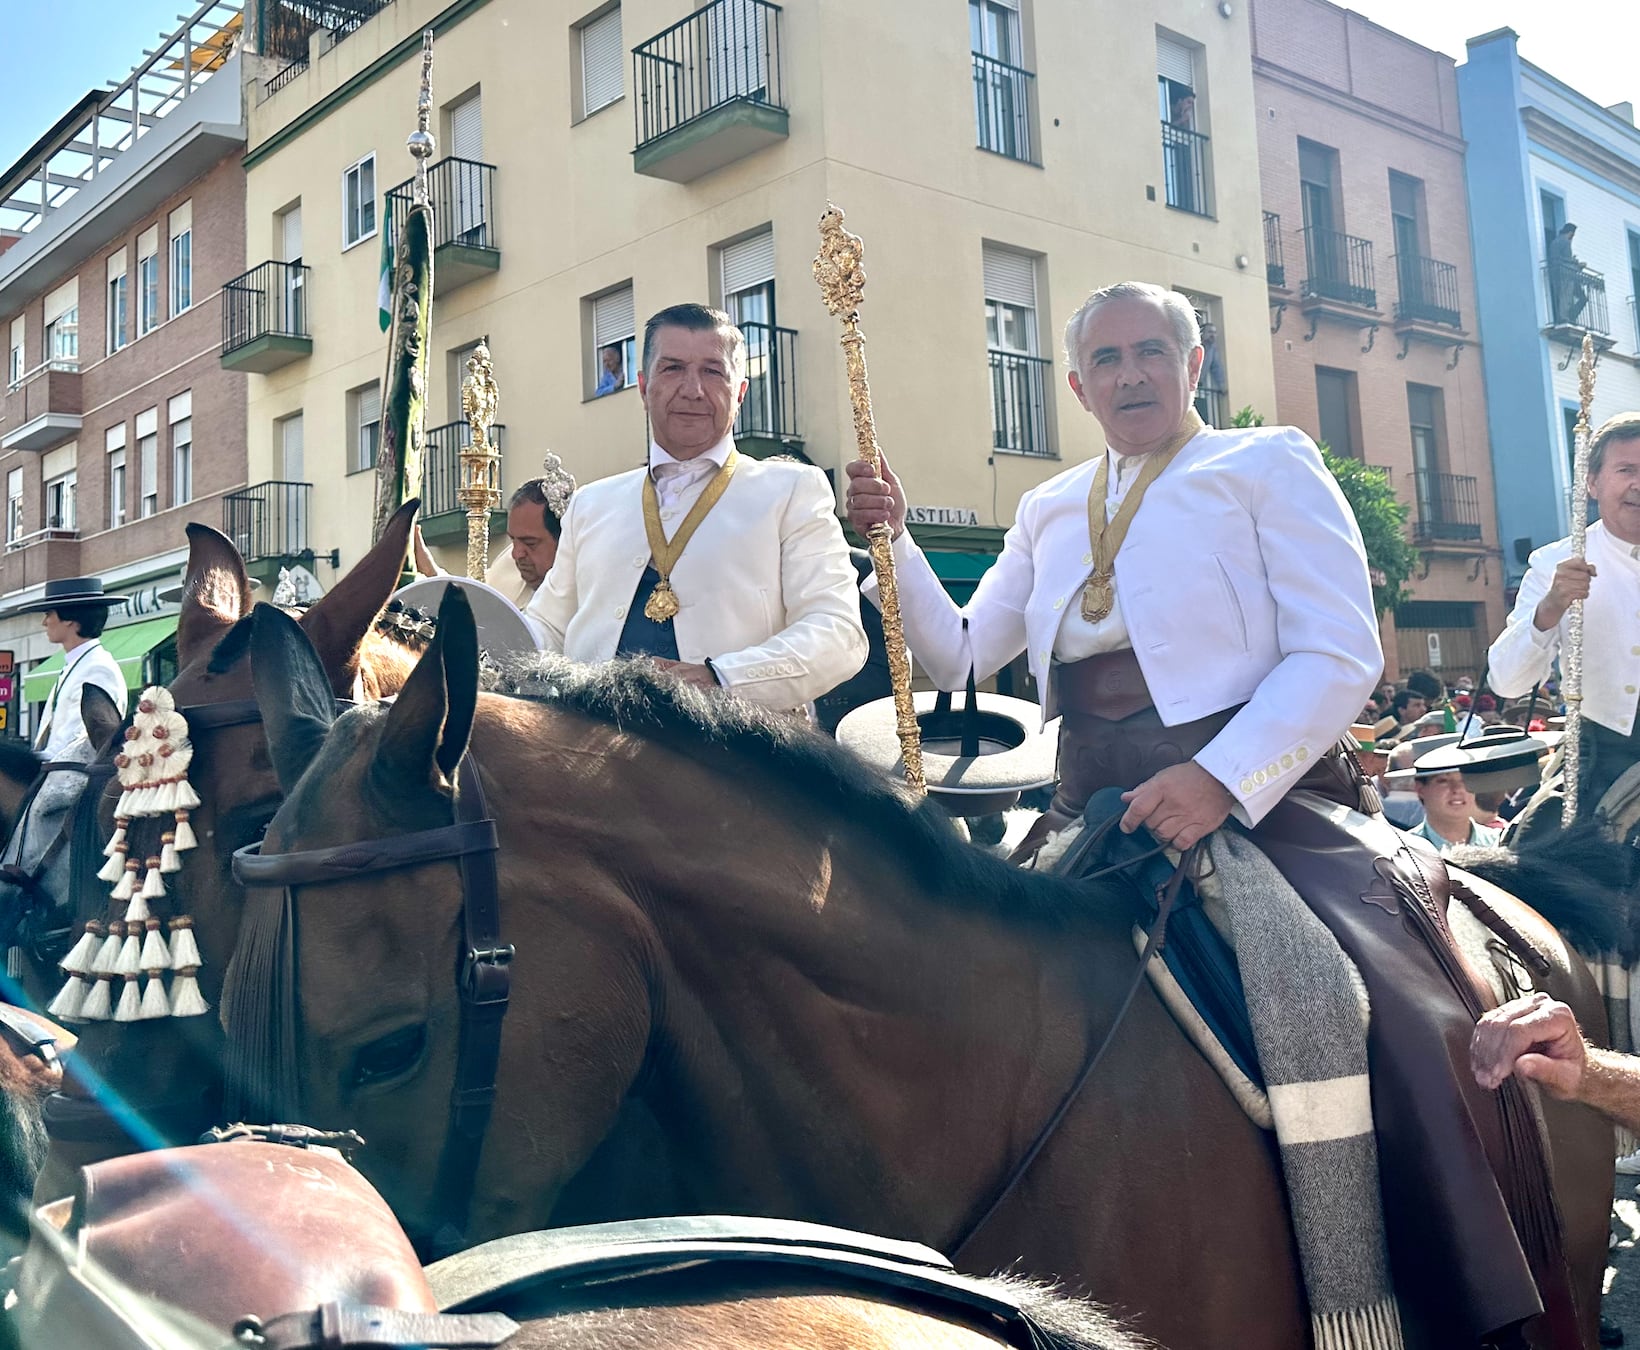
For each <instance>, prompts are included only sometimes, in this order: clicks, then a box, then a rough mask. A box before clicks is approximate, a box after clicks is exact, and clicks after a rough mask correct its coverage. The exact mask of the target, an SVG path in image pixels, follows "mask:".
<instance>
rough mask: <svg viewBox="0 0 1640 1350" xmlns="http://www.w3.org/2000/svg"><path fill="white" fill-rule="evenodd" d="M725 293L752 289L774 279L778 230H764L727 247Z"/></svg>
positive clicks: (732, 293)
mask: <svg viewBox="0 0 1640 1350" xmlns="http://www.w3.org/2000/svg"><path fill="white" fill-rule="evenodd" d="M722 258H723V295H724V298H725V299H727V298H728V297H729V296H731V295H734V294H736V293H737V292H739V291H749V290H751V289H752V288H753V287H754V286H762V285H764V284H765V283H767V282H770V281H773V280H774V231H773V230H764V231H763V232H762V233H761V234H754V235H753V236H752V237H751V238H750V239H742V240H741V241H740V242H739V243H738V244H730V245H728V247H726V248H725V249H724V250H723V253H722Z"/></svg>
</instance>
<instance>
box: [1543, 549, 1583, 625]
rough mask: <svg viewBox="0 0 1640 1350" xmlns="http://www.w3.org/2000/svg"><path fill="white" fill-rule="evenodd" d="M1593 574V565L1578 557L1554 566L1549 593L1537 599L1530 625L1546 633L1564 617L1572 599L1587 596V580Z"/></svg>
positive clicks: (1581, 598) (1580, 598)
mask: <svg viewBox="0 0 1640 1350" xmlns="http://www.w3.org/2000/svg"><path fill="white" fill-rule="evenodd" d="M1594 575H1595V570H1594V565H1593V564H1592V563H1587V562H1584V561H1583V560H1582V559H1579V558H1567V559H1566V560H1565V561H1564V562H1562V563H1561V564H1560V565H1559V566H1558V567H1556V568H1555V576H1554V580H1553V581H1551V582H1550V583H1549V594H1547V595H1546V596H1544V597H1543V599H1541V600H1539V601H1538V607H1537V612H1536V613H1535V614H1534V615H1533V616H1532V625H1533V626H1534V627H1535V628H1536V629H1537V630H1538V632H1540V633H1547V632H1548V631H1549V630H1550V629H1551V628H1553V627H1554V626H1555V625H1556V624H1557V623H1559V622H1560V621H1561V619H1562V618H1564V617H1565V615H1566V611H1567V610H1568V609H1570V608H1571V607H1572V601H1574V600H1587V599H1588V598H1589V582H1590V581H1591V580H1592V579H1593V577H1594Z"/></svg>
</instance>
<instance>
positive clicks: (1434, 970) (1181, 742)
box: [1021, 651, 1581, 1350]
mask: <svg viewBox="0 0 1640 1350" xmlns="http://www.w3.org/2000/svg"><path fill="white" fill-rule="evenodd" d="M1056 678H1057V680H1058V684H1057V692H1058V696H1059V704H1060V708H1061V711H1062V715H1063V722H1062V724H1061V731H1060V742H1059V755H1060V774H1061V778H1060V785H1059V789H1058V791H1057V792H1056V794H1055V797H1054V802H1053V807H1052V809H1051V810H1050V813H1049V815H1050V816H1051V817H1053V818H1054V821H1053V823H1052V824H1051V825H1048V826H1047V828H1058V826H1059V824H1061V823H1063V822H1065V821H1069V820H1073V819H1076V818H1078V817H1080V815H1081V814H1082V810H1083V808H1084V806H1085V805H1086V803H1087V800H1088V798H1089V797H1090V796H1091V795H1092V794H1093V793H1094V792H1096V791H1098V790H1100V789H1102V788H1106V787H1113V786H1114V787H1122V788H1130V787H1133V786H1135V785H1136V784H1138V783H1140V782H1142V781H1144V780H1145V779H1146V778H1148V777H1150V776H1151V775H1152V774H1154V773H1156V772H1157V771H1159V770H1161V769H1164V768H1166V767H1168V766H1169V765H1171V764H1179V763H1183V762H1184V761H1185V760H1187V759H1189V758H1191V757H1192V756H1193V755H1194V754H1195V753H1196V752H1197V751H1199V750H1200V749H1201V748H1202V747H1203V746H1204V745H1206V744H1207V742H1208V741H1210V740H1211V739H1212V738H1213V737H1214V736H1215V735H1217V734H1218V732H1219V730H1220V729H1221V728H1222V727H1223V726H1224V725H1225V724H1226V723H1227V722H1229V720H1230V719H1231V718H1232V717H1233V716H1234V715H1235V713H1236V711H1237V709H1234V708H1231V709H1227V710H1225V711H1223V712H1220V713H1216V714H1214V715H1213V716H1211V717H1206V718H1203V719H1201V720H1200V721H1196V722H1190V723H1186V724H1184V725H1181V726H1175V727H1164V726H1163V725H1162V723H1161V719H1160V717H1159V716H1158V715H1157V713H1156V710H1155V708H1154V707H1152V706H1151V702H1150V697H1149V693H1148V691H1147V690H1146V689H1145V684H1144V677H1143V675H1142V674H1141V673H1140V670H1139V664H1138V660H1137V658H1135V657H1134V655H1133V653H1132V652H1131V651H1122V652H1112V653H1109V654H1107V655H1103V656H1096V657H1092V658H1090V659H1089V660H1086V661H1079V662H1075V663H1073V664H1067V665H1064V666H1060V667H1058V668H1057V670H1056ZM1364 781H1365V780H1364V778H1363V777H1362V775H1361V771H1360V769H1359V766H1357V765H1356V764H1355V762H1354V759H1353V757H1352V756H1350V755H1348V754H1347V753H1346V752H1345V751H1343V750H1342V749H1339V750H1336V751H1335V752H1333V753H1329V754H1327V755H1326V756H1323V757H1321V758H1320V760H1319V762H1318V763H1317V764H1316V765H1315V766H1313V767H1312V768H1311V770H1310V771H1309V772H1308V773H1307V774H1306V776H1305V777H1304V778H1303V779H1302V780H1301V781H1300V782H1299V784H1298V785H1297V787H1295V788H1294V790H1293V791H1292V792H1290V793H1289V794H1288V796H1287V797H1286V798H1284V799H1283V800H1282V801H1281V802H1280V803H1278V804H1277V805H1276V807H1275V808H1274V809H1273V810H1271V811H1270V813H1269V814H1268V815H1266V816H1265V818H1264V819H1263V820H1262V821H1260V822H1259V824H1258V826H1257V828H1255V829H1254V830H1253V832H1252V836H1253V838H1254V840H1255V841H1257V843H1258V844H1259V846H1260V847H1261V848H1262V849H1263V850H1264V852H1265V853H1266V855H1267V856H1268V857H1269V858H1270V860H1271V861H1272V862H1273V863H1274V864H1275V866H1276V868H1277V869H1278V870H1279V871H1280V872H1281V873H1282V875H1283V876H1285V877H1286V878H1287V880H1288V881H1289V882H1290V883H1291V884H1292V886H1293V889H1294V890H1296V891H1297V892H1298V894H1299V895H1300V896H1302V897H1303V898H1304V901H1305V903H1306V904H1308V905H1309V906H1310V908H1311V909H1312V910H1313V911H1314V912H1315V914H1316V915H1317V916H1318V917H1319V918H1320V919H1321V920H1322V921H1323V922H1324V923H1325V924H1326V925H1327V927H1328V928H1329V929H1330V930H1331V931H1332V933H1333V935H1334V936H1335V937H1336V938H1337V939H1338V942H1339V945H1340V946H1342V947H1343V949H1344V950H1345V951H1346V952H1347V953H1348V954H1349V956H1350V958H1351V960H1353V961H1354V962H1355V964H1356V966H1357V967H1358V968H1359V969H1360V972H1361V976H1362V978H1363V979H1364V980H1365V982H1366V986H1367V992H1368V997H1369V999H1370V1001H1371V1007H1372V1024H1371V1030H1370V1032H1369V1040H1368V1053H1369V1058H1370V1062H1371V1066H1372V1105H1373V1120H1374V1125H1375V1127H1376V1131H1377V1136H1378V1147H1379V1153H1380V1159H1381V1167H1380V1172H1381V1177H1382V1181H1381V1186H1382V1191H1383V1204H1384V1221H1385V1227H1386V1232H1387V1236H1388V1242H1389V1249H1390V1261H1391V1266H1392V1270H1393V1274H1394V1281H1395V1289H1396V1294H1397V1297H1398V1298H1399V1300H1400V1302H1401V1306H1402V1312H1403V1321H1404V1324H1405V1329H1406V1333H1407V1344H1408V1347H1409V1350H1410V1348H1411V1347H1418V1350H1437V1348H1438V1350H1458V1348H1460V1347H1475V1346H1478V1345H1480V1344H1482V1343H1483V1342H1486V1341H1488V1340H1489V1339H1491V1338H1493V1337H1495V1336H1496V1335H1498V1334H1499V1333H1500V1332H1503V1331H1505V1329H1508V1328H1512V1327H1516V1326H1518V1325H1519V1324H1520V1323H1523V1322H1525V1321H1527V1320H1528V1319H1531V1318H1534V1317H1536V1316H1537V1315H1538V1314H1539V1313H1540V1312H1542V1311H1543V1310H1544V1309H1545V1307H1547V1309H1548V1316H1546V1317H1544V1318H1543V1319H1542V1320H1541V1321H1540V1322H1538V1323H1536V1324H1535V1325H1533V1326H1531V1327H1529V1328H1526V1330H1527V1332H1528V1334H1529V1337H1530V1342H1531V1344H1533V1345H1541V1346H1547V1347H1553V1350H1575V1347H1578V1346H1580V1344H1581V1342H1580V1340H1579V1339H1578V1335H1577V1326H1576V1317H1575V1315H1574V1312H1573V1308H1572V1296H1571V1286H1570V1279H1569V1277H1568V1275H1567V1273H1566V1268H1565V1262H1564V1258H1563V1257H1562V1256H1561V1254H1560V1244H1559V1241H1558V1218H1557V1216H1556V1215H1555V1212H1554V1207H1553V1199H1552V1197H1551V1196H1550V1193H1549V1190H1548V1183H1549V1171H1548V1168H1549V1163H1548V1159H1547V1157H1546V1154H1545V1145H1544V1141H1543V1139H1542V1137H1541V1132H1540V1131H1539V1130H1538V1129H1537V1128H1536V1125H1535V1122H1534V1121H1533V1119H1532V1115H1531V1110H1530V1106H1529V1104H1526V1103H1525V1099H1524V1098H1523V1097H1520V1096H1519V1095H1517V1096H1516V1097H1514V1098H1512V1099H1511V1100H1512V1102H1513V1111H1514V1114H1515V1116H1522V1115H1524V1117H1525V1128H1523V1127H1522V1123H1521V1121H1520V1120H1519V1119H1515V1118H1512V1117H1511V1116H1510V1111H1511V1106H1510V1103H1506V1102H1505V1100H1504V1098H1503V1096H1502V1095H1501V1094H1498V1093H1492V1092H1488V1091H1486V1090H1485V1089H1483V1088H1481V1087H1480V1086H1478V1085H1477V1084H1476V1082H1475V1080H1474V1077H1473V1075H1472V1074H1471V1073H1470V1072H1469V1041H1470V1037H1471V1035H1472V1033H1473V1030H1474V1023H1475V1016H1476V1011H1477V1010H1478V1009H1479V1008H1481V1007H1484V1006H1490V1004H1491V1001H1492V1000H1491V997H1490V995H1489V994H1487V993H1486V992H1485V986H1484V985H1482V984H1481V983H1480V981H1479V980H1477V979H1476V978H1475V977H1474V975H1473V973H1472V972H1469V971H1467V970H1466V969H1465V968H1464V964H1463V959H1462V957H1461V956H1459V955H1458V953H1457V950H1456V947H1455V946H1454V945H1453V943H1452V941H1451V935H1450V933H1449V931H1448V930H1447V927H1446V914H1445V905H1446V900H1447V891H1446V878H1445V869H1444V868H1443V867H1442V866H1441V865H1440V864H1439V862H1438V860H1437V859H1435V858H1433V856H1425V857H1421V858H1420V857H1418V856H1416V855H1414V853H1413V852H1412V850H1411V848H1410V847H1409V845H1408V841H1407V839H1406V837H1405V836H1403V835H1402V834H1401V833H1400V832H1399V831H1397V830H1396V829H1395V828H1394V827H1393V826H1391V825H1390V824H1389V823H1388V822H1387V821H1386V820H1385V819H1384V818H1383V816H1382V815H1377V814H1374V815H1372V816H1370V817H1366V818H1363V817H1362V816H1353V817H1346V816H1345V814H1344V813H1343V812H1341V811H1339V810H1338V809H1337V806H1338V805H1344V806H1348V807H1350V808H1353V809H1356V810H1359V809H1361V807H1362V805H1363V800H1365V805H1367V806H1369V807H1372V808H1374V809H1376V802H1375V800H1374V799H1373V794H1371V793H1368V794H1365V799H1363V794H1362V792H1361V787H1362V785H1363V784H1364ZM1043 819H1044V822H1047V821H1048V820H1049V816H1045V817H1044V818H1043ZM1033 833H1034V832H1033ZM1043 833H1044V834H1045V833H1046V829H1044V831H1043ZM1030 842H1031V841H1030V840H1027V843H1026V844H1025V845H1022V846H1021V851H1022V852H1023V851H1024V850H1025V849H1026V848H1027V847H1028V846H1029V844H1030ZM1443 949H1444V950H1443ZM1516 1092H1517V1094H1518V1092H1519V1089H1518V1085H1517V1087H1516ZM1523 1106H1524V1107H1525V1109H1524V1111H1523V1110H1522V1107H1523ZM1523 1173H1524V1174H1525V1175H1526V1176H1527V1177H1528V1179H1529V1181H1528V1183H1527V1184H1525V1185H1524V1186H1523V1184H1522V1183H1521V1182H1520V1181H1519V1178H1520V1177H1521V1176H1522V1175H1523ZM1534 1175H1535V1177H1536V1184H1535V1186H1534V1185H1531V1184H1530V1178H1531V1177H1533V1176H1534ZM1500 1178H1502V1179H1503V1180H1502V1182H1501V1183H1500V1180H1499V1179H1500ZM1522 1189H1526V1190H1529V1191H1532V1192H1533V1193H1532V1194H1530V1195H1527V1196H1525V1197H1523V1196H1522V1195H1521V1194H1520V1192H1521V1191H1522ZM1523 1209H1525V1210H1526V1211H1528V1213H1527V1215H1526V1216H1525V1220H1524V1223H1517V1221H1518V1220H1521V1219H1522V1217H1523V1216H1522V1214H1521V1211H1522V1210H1523ZM1545 1209H1546V1213H1545V1212H1544V1211H1545ZM1517 1228H1519V1229H1520V1231H1522V1232H1526V1231H1531V1232H1533V1233H1534V1234H1536V1235H1537V1236H1538V1237H1539V1239H1540V1240H1539V1241H1537V1242H1533V1241H1530V1240H1526V1241H1525V1242H1524V1246H1525V1247H1526V1249H1527V1250H1532V1249H1533V1248H1537V1250H1533V1251H1532V1256H1533V1259H1532V1260H1531V1261H1530V1262H1529V1260H1528V1256H1527V1254H1526V1252H1525V1251H1523V1239H1522V1238H1519V1237H1517ZM1534 1277H1535V1278H1534ZM1540 1289H1541V1301H1540Z"/></svg>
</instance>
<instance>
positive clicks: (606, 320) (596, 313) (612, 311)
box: [592, 286, 638, 347]
mask: <svg viewBox="0 0 1640 1350" xmlns="http://www.w3.org/2000/svg"><path fill="white" fill-rule="evenodd" d="M637 331H638V330H637V324H636V321H635V320H634V317H633V311H632V287H630V286H622V287H621V289H620V290H618V291H611V292H610V293H609V294H608V295H600V296H599V297H598V298H597V299H596V300H594V301H593V302H592V342H593V345H594V346H595V347H607V346H609V344H610V343H612V342H624V341H625V340H626V339H627V338H629V337H635V336H636V335H637Z"/></svg>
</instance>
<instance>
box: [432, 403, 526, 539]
mask: <svg viewBox="0 0 1640 1350" xmlns="http://www.w3.org/2000/svg"><path fill="white" fill-rule="evenodd" d="M506 437H507V428H506V427H505V426H502V425H499V424H498V425H496V426H492V427H491V428H490V444H492V445H493V446H495V448H496V449H497V450H501V449H503V448H504V447H505V445H506ZM472 443H473V429H472V427H471V425H469V424H468V423H467V422H465V421H462V422H446V423H445V424H444V425H443V426H441V427H429V428H428V429H427V449H426V456H425V458H424V459H423V460H422V466H421V532H422V535H423V537H424V538H426V540H427V541H428V542H429V543H432V544H448V543H453V542H454V541H456V540H458V539H465V538H466V537H467V508H466V507H465V506H463V505H462V504H461V497H460V495H459V494H460V491H461V452H462V451H463V450H466V449H468V448H469V447H470V446H471V445H472ZM497 527H499V528H500V529H502V530H505V529H506V527H507V515H506V503H505V502H503V503H502V509H501V510H499V511H497V512H495V513H494V515H493V516H492V517H491V522H490V533H491V534H492V535H493V534H494V533H495V532H496V529H497Z"/></svg>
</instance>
